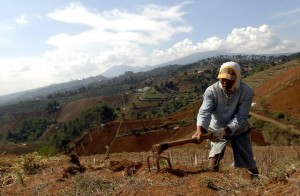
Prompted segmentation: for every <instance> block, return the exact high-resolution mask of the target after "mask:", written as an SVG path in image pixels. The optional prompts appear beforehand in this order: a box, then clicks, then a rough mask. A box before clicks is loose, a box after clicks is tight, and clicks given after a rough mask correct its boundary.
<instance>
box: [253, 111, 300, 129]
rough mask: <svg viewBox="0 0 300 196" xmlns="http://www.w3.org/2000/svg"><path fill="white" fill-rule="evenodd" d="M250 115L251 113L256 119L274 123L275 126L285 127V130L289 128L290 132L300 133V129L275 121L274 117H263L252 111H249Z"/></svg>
mask: <svg viewBox="0 0 300 196" xmlns="http://www.w3.org/2000/svg"><path fill="white" fill-rule="evenodd" d="M250 115H252V116H253V117H254V118H257V119H260V120H263V121H266V122H269V123H272V124H274V125H276V126H277V127H279V128H281V129H285V130H288V129H289V130H291V132H293V133H295V134H300V130H298V129H295V128H292V127H289V126H288V125H285V124H283V123H280V122H278V121H276V120H274V119H271V118H268V117H265V116H263V115H260V114H257V113H254V112H250Z"/></svg>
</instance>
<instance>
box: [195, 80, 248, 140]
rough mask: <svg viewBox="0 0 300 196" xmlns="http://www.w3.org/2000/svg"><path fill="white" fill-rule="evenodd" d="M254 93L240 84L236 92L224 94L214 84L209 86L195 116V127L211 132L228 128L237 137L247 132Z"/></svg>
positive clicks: (218, 85) (218, 86)
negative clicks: (211, 130) (209, 129)
mask: <svg viewBox="0 0 300 196" xmlns="http://www.w3.org/2000/svg"><path fill="white" fill-rule="evenodd" d="M253 95H254V92H253V90H252V88H251V87H249V86H248V85H247V84H245V83H243V82H241V84H240V87H239V88H238V90H237V91H236V92H234V93H232V94H228V95H227V94H226V93H225V92H224V91H223V90H222V88H221V87H220V83H219V82H216V83H214V84H213V85H211V86H209V87H208V88H207V89H206V91H205V93H204V95H203V103H202V105H201V107H200V109H199V113H198V115H197V126H202V127H204V128H205V129H208V127H210V128H211V129H213V130H217V129H220V128H224V127H225V126H228V127H229V128H230V129H231V131H232V134H231V135H238V134H241V133H243V132H246V131H248V130H249V128H250V125H249V122H248V117H249V111H250V108H251V103H252V99H253Z"/></svg>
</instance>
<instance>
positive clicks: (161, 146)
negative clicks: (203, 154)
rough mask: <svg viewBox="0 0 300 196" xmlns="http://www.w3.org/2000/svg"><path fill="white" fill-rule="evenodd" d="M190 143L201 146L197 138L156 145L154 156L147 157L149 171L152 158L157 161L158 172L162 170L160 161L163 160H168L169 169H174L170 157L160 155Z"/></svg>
mask: <svg viewBox="0 0 300 196" xmlns="http://www.w3.org/2000/svg"><path fill="white" fill-rule="evenodd" d="M209 138H210V137H209V136H204V137H202V139H209ZM188 143H195V144H199V141H198V139H197V138H191V139H184V140H177V141H171V142H164V143H160V144H154V145H153V146H152V155H149V156H148V157H147V163H148V170H149V171H151V169H150V158H154V159H155V160H156V166H157V171H159V170H160V166H159V161H160V160H161V159H164V160H167V162H168V165H169V169H172V164H171V161H170V159H169V158H168V157H166V156H162V155H160V154H161V153H162V152H163V151H165V150H167V149H168V148H170V147H174V146H181V145H184V144H188Z"/></svg>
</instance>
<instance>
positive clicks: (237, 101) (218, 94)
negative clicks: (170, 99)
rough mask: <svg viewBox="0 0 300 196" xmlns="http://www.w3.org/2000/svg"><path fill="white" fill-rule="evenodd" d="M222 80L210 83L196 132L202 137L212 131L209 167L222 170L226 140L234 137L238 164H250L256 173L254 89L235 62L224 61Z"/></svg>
mask: <svg viewBox="0 0 300 196" xmlns="http://www.w3.org/2000/svg"><path fill="white" fill-rule="evenodd" d="M218 78H219V81H218V82H216V83H214V84H213V85H211V86H209V87H208V88H207V89H206V91H205V93H204V95H203V98H204V100H203V103H202V106H201V107H200V110H199V113H198V116H197V130H196V132H195V134H194V135H193V136H192V137H193V138H198V140H202V139H201V135H202V134H203V135H204V134H211V135H212V139H211V150H210V152H209V168H210V169H211V170H212V171H219V163H220V160H221V159H222V158H223V156H224V152H225V149H226V143H227V142H228V141H229V140H230V141H231V145H232V150H233V154H234V166H235V167H241V168H246V169H248V170H249V171H250V172H251V175H252V177H254V176H257V175H258V170H257V168H256V163H255V160H254V158H253V153H252V146H251V142H250V124H249V122H248V116H249V111H250V107H251V103H252V99H253V94H254V93H253V90H252V89H251V88H250V87H249V86H248V85H247V84H245V83H243V82H241V70H240V66H239V64H237V63H235V62H227V63H223V64H222V66H221V68H220V71H219V75H218Z"/></svg>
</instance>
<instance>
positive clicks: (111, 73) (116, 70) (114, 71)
mask: <svg viewBox="0 0 300 196" xmlns="http://www.w3.org/2000/svg"><path fill="white" fill-rule="evenodd" d="M146 67H147V66H146ZM126 71H132V72H134V73H136V72H140V71H145V67H132V66H128V65H118V66H113V67H111V68H109V69H108V70H106V71H105V72H103V73H102V74H101V75H103V76H105V77H108V78H113V77H117V76H120V75H123V74H124V73H125V72H126Z"/></svg>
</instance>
